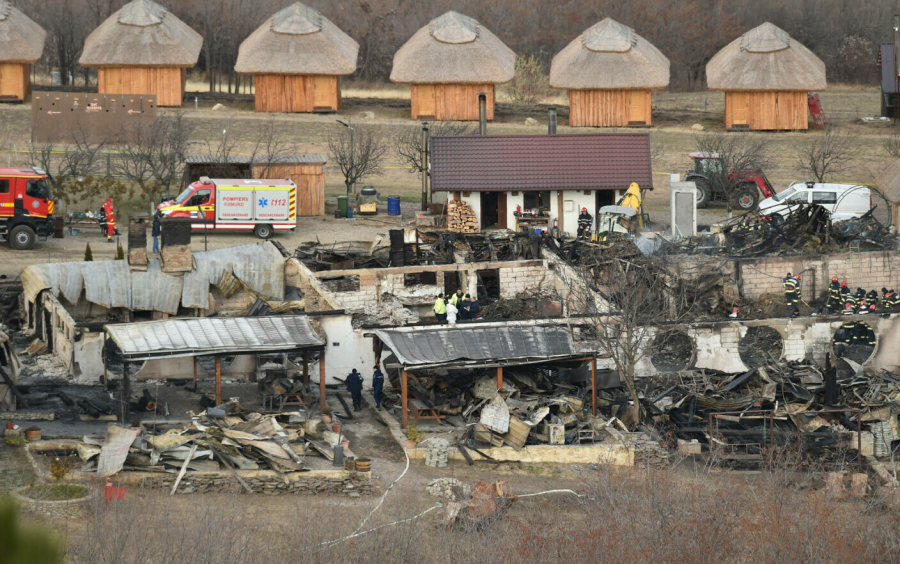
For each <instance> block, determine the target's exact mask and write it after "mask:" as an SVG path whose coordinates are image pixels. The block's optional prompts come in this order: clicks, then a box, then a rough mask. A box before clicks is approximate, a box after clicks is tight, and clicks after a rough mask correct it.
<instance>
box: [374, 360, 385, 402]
mask: <svg viewBox="0 0 900 564" xmlns="http://www.w3.org/2000/svg"><path fill="white" fill-rule="evenodd" d="M383 389H384V373H383V372H382V371H381V368H379V367H378V365H377V364H376V365H375V373H374V374H372V395H374V396H375V409H381V391H382V390H383Z"/></svg>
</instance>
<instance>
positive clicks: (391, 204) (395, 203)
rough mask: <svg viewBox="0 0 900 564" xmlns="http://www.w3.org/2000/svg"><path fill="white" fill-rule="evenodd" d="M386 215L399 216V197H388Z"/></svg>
mask: <svg viewBox="0 0 900 564" xmlns="http://www.w3.org/2000/svg"><path fill="white" fill-rule="evenodd" d="M387 200H388V215H400V196H388V199H387Z"/></svg>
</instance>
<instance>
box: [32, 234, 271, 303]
mask: <svg viewBox="0 0 900 564" xmlns="http://www.w3.org/2000/svg"><path fill="white" fill-rule="evenodd" d="M194 262H195V263H196V264H197V268H196V269H195V270H193V271H191V272H189V273H187V274H186V275H185V276H184V277H183V278H182V277H181V276H169V275H168V274H163V273H162V270H161V268H160V265H159V261H158V260H156V259H151V260H150V261H149V265H148V267H147V272H131V270H130V269H129V266H128V262H127V261H124V260H118V261H113V260H109V261H94V262H61V263H51V264H38V265H31V266H28V267H26V268H25V269H24V270H23V271H22V285H23V289H24V292H25V296H26V298H27V299H28V300H29V301H32V302H33V301H34V300H35V299H36V298H37V295H38V294H39V293H40V292H41V291H43V290H45V289H46V290H49V291H50V292H52V293H53V295H54V296H62V297H64V298H65V299H66V300H68V301H69V302H71V303H76V302H78V300H79V299H80V298H81V294H82V291H83V292H84V295H85V298H86V299H87V300H88V301H89V302H91V303H95V304H97V305H101V306H103V307H107V308H109V307H122V308H128V309H132V310H148V311H160V312H164V313H169V314H172V315H174V314H177V313H178V307H179V304H180V305H183V306H184V307H197V308H201V309H205V308H207V307H209V285H210V284H215V283H217V282H219V280H221V279H222V273H223V272H225V271H228V272H230V273H232V274H234V275H235V276H236V277H237V278H238V279H239V280H240V281H241V282H243V283H244V284H246V285H247V287H248V288H250V289H251V290H252V291H254V292H256V293H257V294H260V295H261V296H262V297H264V298H269V299H276V300H280V299H282V298H283V297H284V257H283V256H282V254H281V253H280V252H279V251H278V249H277V248H276V247H275V245H272V244H271V243H269V242H262V243H251V244H249V245H241V246H238V247H230V248H224V249H218V250H215V251H207V252H197V253H194Z"/></svg>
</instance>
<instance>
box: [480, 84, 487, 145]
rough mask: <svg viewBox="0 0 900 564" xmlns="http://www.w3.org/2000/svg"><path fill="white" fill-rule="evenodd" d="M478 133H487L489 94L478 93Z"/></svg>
mask: <svg viewBox="0 0 900 564" xmlns="http://www.w3.org/2000/svg"><path fill="white" fill-rule="evenodd" d="M478 133H479V135H487V94H485V93H484V92H479V93H478Z"/></svg>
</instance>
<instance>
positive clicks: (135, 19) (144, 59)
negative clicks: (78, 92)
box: [78, 0, 203, 67]
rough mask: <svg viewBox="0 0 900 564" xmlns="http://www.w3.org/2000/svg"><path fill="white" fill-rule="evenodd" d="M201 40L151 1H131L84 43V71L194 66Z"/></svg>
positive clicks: (82, 61) (81, 61)
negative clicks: (127, 67)
mask: <svg viewBox="0 0 900 564" xmlns="http://www.w3.org/2000/svg"><path fill="white" fill-rule="evenodd" d="M202 46H203V37H201V36H200V34H199V33H197V32H196V31H194V30H193V29H191V28H190V27H188V26H187V24H185V23H184V22H183V21H181V20H179V19H178V18H176V17H175V16H174V15H173V14H172V13H170V12H169V11H168V10H167V9H165V8H164V7H163V6H160V5H159V4H157V3H156V2H153V0H133V1H132V2H129V3H128V4H125V6H124V7H122V9H121V10H119V11H118V12H116V13H115V14H113V15H111V16H110V17H109V18H107V20H106V21H105V22H103V23H102V24H100V27H98V28H97V29H95V30H94V31H93V33H91V34H90V35H89V36H88V38H87V39H86V40H85V42H84V51H83V52H82V54H81V59H79V60H78V62H79V63H80V64H81V66H84V67H100V66H166V67H192V66H194V65H196V64H197V58H198V57H199V56H200V48H201V47H202Z"/></svg>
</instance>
